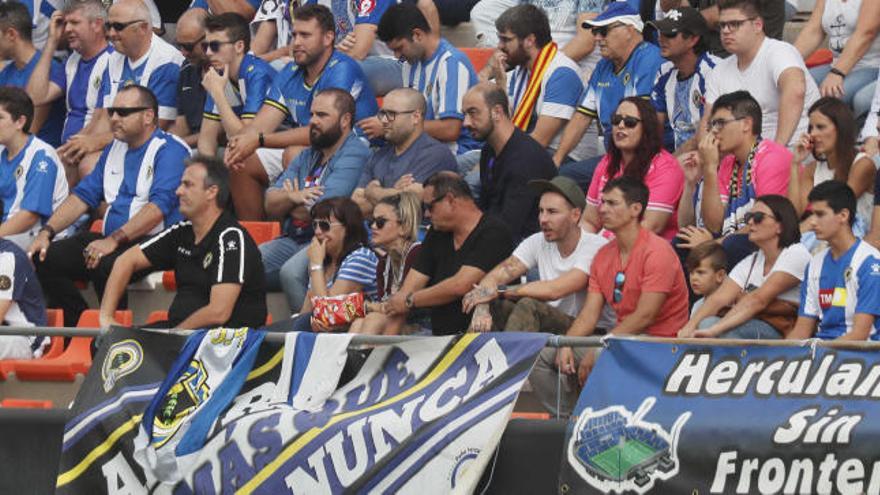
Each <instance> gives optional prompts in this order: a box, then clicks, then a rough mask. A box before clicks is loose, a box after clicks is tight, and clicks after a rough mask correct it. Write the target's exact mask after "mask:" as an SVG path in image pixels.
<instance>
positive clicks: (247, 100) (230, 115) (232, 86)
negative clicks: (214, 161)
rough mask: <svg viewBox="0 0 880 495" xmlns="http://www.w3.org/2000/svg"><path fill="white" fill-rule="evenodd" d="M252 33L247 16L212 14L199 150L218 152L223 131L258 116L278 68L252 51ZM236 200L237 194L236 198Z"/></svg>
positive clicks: (208, 21) (238, 129) (235, 129)
mask: <svg viewBox="0 0 880 495" xmlns="http://www.w3.org/2000/svg"><path fill="white" fill-rule="evenodd" d="M250 42H251V34H250V30H249V27H248V23H247V21H246V20H245V19H244V17H242V16H240V15H238V14H234V13H228V14H219V15H210V16H208V17H207V18H206V19H205V41H203V42H202V46H203V47H204V48H205V50H204V51H205V54H206V55H207V56H208V60H209V61H210V63H211V67H210V68H208V70H207V71H206V72H205V75H204V76H203V77H202V85H203V86H204V87H205V89H206V90H207V92H208V95H207V97H206V99H205V112H204V114H203V116H202V117H203V122H202V128H201V131H199V153H202V154H203V155H207V156H214V155H216V154H217V145H218V142H219V138H220V136H221V134H222V135H234V134H237V133H238V132H241V130H242V129H243V128H244V126H245V125H246V124H247V121H249V120H251V119H253V118H254V116H255V115H256V114H257V112H258V111H259V110H260V107H261V106H262V105H263V100H264V99H265V97H266V92H267V91H268V90H269V87H270V86H271V85H272V80H273V79H274V78H275V69H273V68H272V67H271V66H270V65H269V64H268V63H267V62H265V61H263V60H262V59H259V58H257V57H255V56H254V55H253V54H251V53H249V52H248V51H249V49H250ZM233 201H235V198H233Z"/></svg>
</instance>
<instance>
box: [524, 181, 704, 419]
mask: <svg viewBox="0 0 880 495" xmlns="http://www.w3.org/2000/svg"><path fill="white" fill-rule="evenodd" d="M647 206H648V188H647V186H645V184H644V183H642V182H641V181H639V180H638V179H635V178H632V177H629V176H623V177H618V178H616V179H613V180H611V181H609V182H608V183H607V184H605V187H604V188H603V190H602V204H601V206H600V214H601V218H602V223H603V224H604V227H605V229H607V230H609V231H611V232H613V233H614V240H612V241H611V242H609V243H608V244H606V245H604V246H602V247H601V248H599V251H598V252H597V253H596V256H595V257H594V258H593V263H592V265H591V267H590V281H589V285H588V287H587V299H586V301H585V302H584V306H583V308H582V309H581V311H580V313H578V315H577V318H575V320H574V322H573V323H572V324H571V326H570V327H569V329H568V331H567V332H566V335H567V336H569V337H583V336H588V335H592V334H593V333H595V332H596V330H597V328H598V323H599V318H600V315H601V313H602V308H603V307H604V306H605V304H608V305H610V306H611V308H612V309H613V310H614V312H615V314H616V315H617V321H616V323H615V325H614V327H612V328H610V329H608V330H609V333H610V334H612V335H638V334H646V335H651V336H654V337H671V336H674V335H675V334H676V332H678V330H679V329H680V328H681V327H682V326H683V325H684V324H685V323H686V322H687V318H688V293H687V285H686V283H685V280H684V272H683V271H682V269H681V263H680V262H679V261H678V256H676V254H675V251H674V250H673V249H672V245H671V244H669V242H667V241H666V240H665V239H663V238H662V237H659V236H657V235H656V234H654V233H653V232H651V231H650V230H648V229H646V228H645V227H643V226H642V224H643V220H644V218H643V217H644V215H645V211H646V208H647ZM594 360H595V350H592V349H587V348H584V347H576V348H571V347H560V348H559V349H558V350H557V349H553V348H550V347H548V348H546V349H544V350H543V351H541V354H540V355H539V357H538V361H537V363H536V364H535V369H534V370H533V371H532V375H531V377H530V378H529V380H530V381H531V382H532V384H533V385H534V386H535V393H536V394H537V395H538V397H539V399H540V400H541V403H542V404H544V407H546V408H547V409H548V410H550V411H553V412H557V408H556V403H557V394H556V392H557V387H558V380H559V378H558V373H562V374H563V375H565V376H564V377H563V379H562V383H561V390H560V396H559V398H558V400H559V401H560V402H559V403H560V404H561V405H560V408H559V411H558V412H559V413H560V414H561V415H568V414H570V413H571V411H572V409H573V408H574V405H575V402H576V401H577V397H578V394H577V392H578V383H580V385H581V386H582V385H583V383H584V381H585V380H586V377H587V375H588V374H589V372H590V369H591V368H592V366H593V362H594ZM578 363H580V364H578ZM557 370H559V371H558V372H557Z"/></svg>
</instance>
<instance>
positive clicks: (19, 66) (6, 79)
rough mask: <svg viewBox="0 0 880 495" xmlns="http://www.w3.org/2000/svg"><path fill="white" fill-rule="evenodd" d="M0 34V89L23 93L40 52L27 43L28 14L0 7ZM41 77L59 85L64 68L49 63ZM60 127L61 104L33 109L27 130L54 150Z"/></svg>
mask: <svg viewBox="0 0 880 495" xmlns="http://www.w3.org/2000/svg"><path fill="white" fill-rule="evenodd" d="M0 32H2V33H3V43H2V44H0V58H2V59H3V60H4V61H8V63H7V64H6V66H5V67H3V69H2V70H0V86H15V87H17V88H21V89H25V88H26V87H27V84H28V79H30V77H31V75H32V74H33V72H34V67H35V66H36V64H37V62H38V61H39V60H40V58H41V55H42V52H41V51H40V50H37V48H36V47H35V46H34V43H33V41H31V14H30V13H29V12H28V9H27V8H26V7H25V6H24V4H21V3H19V2H4V3H0ZM43 75H44V76H48V78H49V79H50V80H52V81H53V82H54V83H55V84H59V82H60V81H62V80H63V78H64V68H63V67H62V66H61V64H60V63H58V62H56V61H54V60H53V61H51V68H50V69H49V70H48V71H45V74H43ZM63 126H64V106H63V105H61V102H56V103H54V104H50V103H48V102H47V103H42V102H41V104H40V105H35V108H34V117H33V119H32V122H31V128H32V129H33V131H34V134H36V135H37V137H39V138H40V139H42V140H43V141H45V142H47V143H49V144H50V145H52V146H58V145H60V144H61V128H62V127H63Z"/></svg>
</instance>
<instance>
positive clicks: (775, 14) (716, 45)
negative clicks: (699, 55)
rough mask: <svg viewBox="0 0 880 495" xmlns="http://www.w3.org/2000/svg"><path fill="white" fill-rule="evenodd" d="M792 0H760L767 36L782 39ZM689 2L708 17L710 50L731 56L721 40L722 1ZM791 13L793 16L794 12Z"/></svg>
mask: <svg viewBox="0 0 880 495" xmlns="http://www.w3.org/2000/svg"><path fill="white" fill-rule="evenodd" d="M664 1H668V0H664ZM791 1H793V0H785V1H784V2H779V1H777V0H758V11H759V12H760V13H761V18H762V19H763V20H764V22H763V30H764V34H765V35H766V36H768V37H770V38H774V39H777V40H781V39H782V34H783V31H784V29H785V23H786V22H788V20H789V15H790V8H789V7H788V5H789V3H790V2H791ZM688 3H690V6H691V7H693V8H695V9H699V10H700V14H702V15H703V18H704V19H706V24H708V25H709V36H708V37H707V40H708V41H709V51H710V52H712V54H713V55H715V56H717V57H720V58H725V57H727V56H729V55H730V54H729V53H728V52H727V50H726V49H725V47H724V45H723V44H722V42H721V32H722V29H721V24H719V22H718V16H719V11H718V8H719V7H720V5H721V3H722V2H721V1H719V0H688ZM794 13H795V14H796V13H797V12H796V11H795V12H794ZM791 15H792V16H793V14H791Z"/></svg>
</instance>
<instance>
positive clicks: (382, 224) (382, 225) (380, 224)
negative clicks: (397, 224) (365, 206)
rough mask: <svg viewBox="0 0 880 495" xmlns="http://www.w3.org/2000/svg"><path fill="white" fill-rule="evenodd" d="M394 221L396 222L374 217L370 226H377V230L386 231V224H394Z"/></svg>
mask: <svg viewBox="0 0 880 495" xmlns="http://www.w3.org/2000/svg"><path fill="white" fill-rule="evenodd" d="M393 221H394V220H391V219H390V218H385V217H373V221H372V222H370V226H371V227H373V226H375V227H376V228H377V229H384V228H385V224H386V223H388V222H393Z"/></svg>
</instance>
